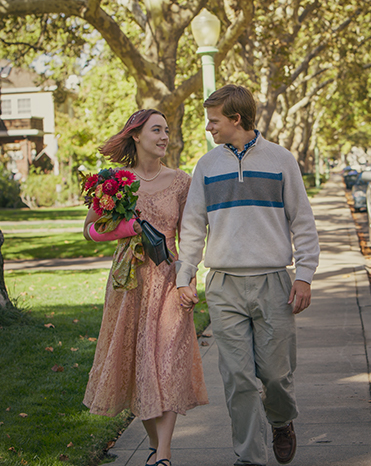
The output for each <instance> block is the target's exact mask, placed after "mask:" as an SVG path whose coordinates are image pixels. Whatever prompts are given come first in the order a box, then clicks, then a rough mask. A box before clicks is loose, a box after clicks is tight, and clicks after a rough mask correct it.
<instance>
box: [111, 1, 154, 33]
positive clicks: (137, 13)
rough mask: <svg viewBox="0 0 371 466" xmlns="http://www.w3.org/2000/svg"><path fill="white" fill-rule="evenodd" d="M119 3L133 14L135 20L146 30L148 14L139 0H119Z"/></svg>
mask: <svg viewBox="0 0 371 466" xmlns="http://www.w3.org/2000/svg"><path fill="white" fill-rule="evenodd" d="M117 3H118V5H122V6H123V7H124V8H126V9H127V10H128V11H130V13H131V14H132V15H133V18H134V20H135V22H136V23H137V24H138V26H139V27H140V28H141V29H142V30H143V31H145V29H146V23H147V16H146V15H145V14H144V13H143V10H142V8H141V7H140V5H139V3H138V2H137V0H117Z"/></svg>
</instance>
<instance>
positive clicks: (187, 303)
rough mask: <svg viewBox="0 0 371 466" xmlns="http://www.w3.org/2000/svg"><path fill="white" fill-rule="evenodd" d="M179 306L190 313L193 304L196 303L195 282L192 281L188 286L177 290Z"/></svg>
mask: <svg viewBox="0 0 371 466" xmlns="http://www.w3.org/2000/svg"><path fill="white" fill-rule="evenodd" d="M178 293H179V299H180V305H181V306H182V307H183V308H184V309H185V310H187V311H188V312H191V311H192V310H193V307H194V305H195V304H197V303H198V296H197V289H196V285H195V282H194V281H192V282H191V283H190V284H189V285H188V286H182V287H180V288H178Z"/></svg>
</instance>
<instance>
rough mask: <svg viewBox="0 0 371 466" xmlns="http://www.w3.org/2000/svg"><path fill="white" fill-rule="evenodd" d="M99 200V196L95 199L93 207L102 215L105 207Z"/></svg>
mask: <svg viewBox="0 0 371 466" xmlns="http://www.w3.org/2000/svg"><path fill="white" fill-rule="evenodd" d="M99 201H100V199H98V198H97V197H95V198H94V199H93V209H94V212H95V213H96V214H98V215H99V216H100V217H101V216H102V215H103V209H102V208H101V207H100V206H99Z"/></svg>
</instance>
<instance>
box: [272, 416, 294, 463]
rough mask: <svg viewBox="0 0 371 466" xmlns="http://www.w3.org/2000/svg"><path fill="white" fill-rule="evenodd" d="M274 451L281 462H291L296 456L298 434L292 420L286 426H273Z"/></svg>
mask: <svg viewBox="0 0 371 466" xmlns="http://www.w3.org/2000/svg"><path fill="white" fill-rule="evenodd" d="M272 432H273V452H274V456H275V457H276V460H277V461H278V462H279V463H281V464H287V463H290V461H292V460H293V458H294V456H295V451H296V435H295V432H294V425H293V423H292V421H291V422H290V424H288V425H287V426H284V427H272Z"/></svg>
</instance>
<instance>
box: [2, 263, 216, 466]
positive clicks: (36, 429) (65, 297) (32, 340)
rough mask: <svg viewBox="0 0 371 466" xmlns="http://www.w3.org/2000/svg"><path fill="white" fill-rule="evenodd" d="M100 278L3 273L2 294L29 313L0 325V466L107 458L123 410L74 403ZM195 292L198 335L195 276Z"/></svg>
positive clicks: (91, 345) (85, 365)
mask: <svg viewBox="0 0 371 466" xmlns="http://www.w3.org/2000/svg"><path fill="white" fill-rule="evenodd" d="M202 273H204V272H203V271H202ZM107 276H108V270H102V269H97V270H88V271H56V272H31V273H29V272H24V271H14V272H6V273H5V280H6V283H7V287H8V290H9V294H10V296H11V297H12V298H16V299H17V301H18V305H19V306H20V307H24V308H26V309H29V310H30V311H31V312H30V314H29V319H28V322H27V323H23V324H17V325H12V326H9V327H7V326H3V328H0V368H1V378H0V393H1V397H0V464H4V465H7V466H18V465H19V466H21V465H26V464H28V465H32V466H33V465H35V466H57V465H60V464H61V459H62V460H63V459H66V457H68V461H67V463H66V464H70V465H73V466H88V465H94V464H98V463H99V461H100V460H101V459H102V458H103V461H104V462H107V461H109V460H108V459H107V458H104V457H103V451H104V449H105V448H106V446H107V443H108V442H109V441H111V440H113V439H115V438H116V437H117V433H118V432H120V431H122V430H123V429H124V427H125V423H127V422H128V421H127V419H128V417H129V413H124V414H123V415H119V416H116V417H115V418H107V417H104V416H95V415H91V414H89V412H88V409H87V408H86V407H84V406H83V404H82V399H83V396H84V392H85V387H86V383H87V380H88V373H89V370H90V368H91V365H92V362H93V357H94V352H95V347H96V338H97V337H98V334H99V328H100V323H101V317H102V308H103V299H104V292H105V284H106V280H107ZM199 291H200V293H199V294H200V303H199V304H198V305H197V307H196V310H195V313H194V315H195V323H196V328H197V332H198V333H200V332H201V331H202V330H203V329H204V328H205V327H206V325H207V324H208V322H209V316H208V311H207V307H206V303H205V299H204V292H203V285H202V278H201V280H200V285H199ZM49 324H52V325H49ZM0 325H1V323H0ZM51 348H53V351H51V350H50V349H51ZM62 368H63V370H62ZM53 369H54V370H53ZM25 415H27V416H25ZM61 455H62V456H61Z"/></svg>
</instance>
